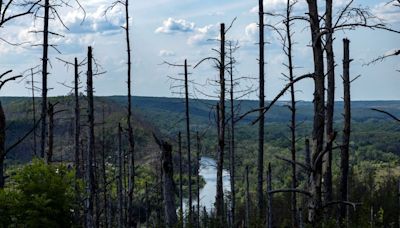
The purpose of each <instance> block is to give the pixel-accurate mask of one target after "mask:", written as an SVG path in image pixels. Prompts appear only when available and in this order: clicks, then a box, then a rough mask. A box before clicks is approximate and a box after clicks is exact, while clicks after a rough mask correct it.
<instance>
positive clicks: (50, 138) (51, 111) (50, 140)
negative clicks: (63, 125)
mask: <svg viewBox="0 0 400 228" xmlns="http://www.w3.org/2000/svg"><path fill="white" fill-rule="evenodd" d="M47 115H48V117H49V131H48V149H47V159H46V160H47V163H48V164H50V163H51V162H52V159H53V154H54V153H53V146H54V105H53V104H52V103H50V102H49V105H48V110H47Z"/></svg>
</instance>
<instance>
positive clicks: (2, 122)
mask: <svg viewBox="0 0 400 228" xmlns="http://www.w3.org/2000/svg"><path fill="white" fill-rule="evenodd" d="M11 72H12V70H9V71H6V72H5V73H3V74H1V75H0V90H1V88H3V86H4V85H5V84H6V83H7V82H10V81H13V80H16V79H18V78H20V77H22V76H21V75H18V76H12V77H9V78H4V77H5V76H6V75H7V74H9V73H11ZM5 143H6V116H5V114H4V110H3V106H2V105H1V102H0V189H2V188H4V184H5V177H4V161H5V159H6V155H7V149H6V147H5Z"/></svg>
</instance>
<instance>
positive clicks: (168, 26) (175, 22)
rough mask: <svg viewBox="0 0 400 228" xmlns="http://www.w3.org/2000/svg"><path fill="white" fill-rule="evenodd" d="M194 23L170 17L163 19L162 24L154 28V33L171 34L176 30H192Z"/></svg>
mask: <svg viewBox="0 0 400 228" xmlns="http://www.w3.org/2000/svg"><path fill="white" fill-rule="evenodd" d="M194 27H195V24H194V23H193V22H189V21H186V20H184V19H174V18H172V17H170V18H168V19H167V20H164V21H163V25H162V26H161V27H158V28H157V29H156V30H155V33H165V34H172V33H177V32H183V33H185V32H192V31H193V30H194Z"/></svg>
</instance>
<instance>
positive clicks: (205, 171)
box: [183, 157, 231, 212]
mask: <svg viewBox="0 0 400 228" xmlns="http://www.w3.org/2000/svg"><path fill="white" fill-rule="evenodd" d="M222 173H223V185H224V194H227V193H230V191H231V189H230V177H229V172H228V171H227V170H225V169H224V170H223V172H222ZM200 176H201V177H202V178H203V179H204V181H205V185H204V186H203V188H202V189H200V206H201V207H206V210H207V212H210V211H211V210H213V209H214V203H215V195H216V190H217V163H216V161H215V160H214V159H212V158H210V157H201V159H200ZM193 187H196V185H194V186H193ZM187 201H188V200H187V199H184V206H183V210H184V211H185V210H186V207H187ZM196 205H197V197H196V196H195V195H193V206H196Z"/></svg>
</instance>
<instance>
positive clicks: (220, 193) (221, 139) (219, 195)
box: [215, 23, 225, 225]
mask: <svg viewBox="0 0 400 228" xmlns="http://www.w3.org/2000/svg"><path fill="white" fill-rule="evenodd" d="M219 77H220V78H219V84H220V97H219V105H218V155H217V159H218V160H217V191H216V196H215V198H216V199H215V204H216V216H217V220H218V222H219V224H220V225H222V224H223V223H224V189H223V180H222V179H223V177H222V170H223V166H224V149H225V24H224V23H222V24H221V49H220V66H219Z"/></svg>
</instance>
